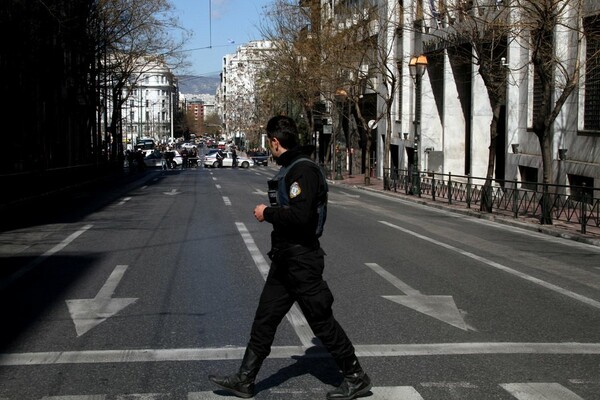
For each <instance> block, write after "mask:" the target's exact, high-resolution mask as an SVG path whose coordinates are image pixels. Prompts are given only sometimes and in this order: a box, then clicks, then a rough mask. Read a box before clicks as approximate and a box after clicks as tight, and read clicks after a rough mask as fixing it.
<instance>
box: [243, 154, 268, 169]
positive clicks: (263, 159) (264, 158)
mask: <svg viewBox="0 0 600 400" xmlns="http://www.w3.org/2000/svg"><path fill="white" fill-rule="evenodd" d="M247 154H248V157H250V158H251V159H252V161H254V165H265V166H266V165H269V154H267V153H266V152H261V151H253V152H248V153H247Z"/></svg>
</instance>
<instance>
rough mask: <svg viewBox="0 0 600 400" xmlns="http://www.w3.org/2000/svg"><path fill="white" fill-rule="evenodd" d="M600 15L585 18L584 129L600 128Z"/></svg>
mask: <svg viewBox="0 0 600 400" xmlns="http://www.w3.org/2000/svg"><path fill="white" fill-rule="evenodd" d="M599 19H600V18H599V16H598V15H596V16H593V17H588V18H585V19H584V20H583V29H584V32H585V38H586V51H585V52H586V54H585V58H586V68H585V98H584V111H583V129H585V130H600V70H599V69H600V55H599V52H600V20H599Z"/></svg>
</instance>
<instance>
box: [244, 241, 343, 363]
mask: <svg viewBox="0 0 600 400" xmlns="http://www.w3.org/2000/svg"><path fill="white" fill-rule="evenodd" d="M324 256H325V252H324V251H323V250H322V249H321V248H317V249H314V250H309V251H308V252H306V253H303V254H301V255H297V256H291V257H287V256H280V257H278V256H277V255H274V256H273V257H272V261H273V262H272V264H271V269H270V270H269V275H268V276H267V280H266V283H265V286H264V288H263V291H262V294H261V296H260V301H259V303H258V308H257V310H256V315H255V317H254V323H253V324H252V331H251V334H250V342H249V343H248V347H249V348H250V349H251V350H252V351H254V353H255V354H256V355H258V356H259V357H262V358H266V357H267V356H268V355H269V353H270V352H271V345H272V344H273V340H274V338H275V333H276V331H277V327H278V326H279V323H280V322H281V320H282V319H283V317H285V315H286V314H287V312H288V311H289V310H290V308H291V307H292V305H293V304H294V302H298V305H299V306H300V309H301V310H302V312H303V314H304V316H305V318H306V320H307V321H308V324H309V326H310V327H311V329H312V331H313V333H314V334H315V336H316V337H317V338H319V340H320V341H321V343H323V345H324V346H325V348H326V349H327V351H329V353H330V354H331V355H332V356H333V358H334V359H336V360H342V359H345V358H347V357H351V356H353V355H354V346H353V345H352V342H351V341H350V339H349V338H348V336H347V335H346V333H345V332H344V330H343V329H342V327H341V326H340V324H339V323H338V322H337V321H336V319H335V318H334V316H333V312H332V309H331V306H332V304H333V295H332V294H331V291H330V290H329V287H328V286H327V283H326V282H325V281H324V280H323V268H324V266H325V261H324Z"/></svg>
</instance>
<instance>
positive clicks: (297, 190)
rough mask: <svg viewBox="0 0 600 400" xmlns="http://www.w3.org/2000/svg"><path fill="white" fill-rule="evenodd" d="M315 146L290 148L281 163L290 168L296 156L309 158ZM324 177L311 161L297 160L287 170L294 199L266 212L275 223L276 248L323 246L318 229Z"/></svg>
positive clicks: (272, 237)
mask: <svg viewBox="0 0 600 400" xmlns="http://www.w3.org/2000/svg"><path fill="white" fill-rule="evenodd" d="M311 147H312V146H307V147H306V148H301V147H298V148H295V149H290V150H287V151H286V152H285V153H283V154H282V155H281V156H280V157H279V158H278V159H277V163H278V164H280V165H281V166H283V167H286V166H288V165H290V164H291V163H292V162H293V161H294V160H295V159H296V158H299V157H307V155H306V153H307V152H308V151H309V150H311ZM312 149H314V147H312ZM309 154H310V153H309ZM322 179H323V178H322V175H321V171H320V170H319V169H318V167H317V166H316V165H315V164H314V163H311V162H300V163H297V164H296V165H294V166H293V167H292V169H291V170H290V171H288V172H287V174H286V177H285V188H286V191H287V193H288V196H289V198H290V202H289V205H288V206H285V207H267V208H266V209H265V211H264V217H265V221H267V222H270V223H271V224H273V232H271V246H272V247H273V248H276V249H285V248H288V247H290V246H292V245H297V244H299V245H302V246H307V247H314V246H318V245H319V242H318V239H317V237H316V234H315V232H316V229H317V224H318V213H317V208H318V194H319V186H320V185H322V184H323V183H322V182H321V180H322Z"/></svg>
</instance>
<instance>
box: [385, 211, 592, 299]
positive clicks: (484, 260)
mask: <svg viewBox="0 0 600 400" xmlns="http://www.w3.org/2000/svg"><path fill="white" fill-rule="evenodd" d="M379 222H380V223H382V224H384V225H387V226H389V227H391V228H394V229H397V230H399V231H402V232H404V233H406V234H409V235H412V236H415V237H417V238H419V239H423V240H425V241H427V242H430V243H433V244H435V245H438V246H440V247H444V248H446V249H448V250H451V251H454V252H456V253H459V254H462V255H463V256H466V257H469V258H472V259H474V260H477V261H479V262H481V263H484V264H487V265H489V266H490V267H493V268H496V269H499V270H501V271H504V272H507V273H509V274H512V275H515V276H518V277H519V278H521V279H524V280H526V281H529V282H532V283H535V284H536V285H539V286H542V287H544V288H546V289H550V290H552V291H554V292H557V293H560V294H562V295H564V296H567V297H570V298H572V299H575V300H577V301H580V302H582V303H584V304H587V305H589V306H592V307H594V308H598V309H600V301H596V300H594V299H590V298H588V297H585V296H582V295H580V294H578V293H575V292H572V291H570V290H567V289H564V288H561V287H560V286H556V285H554V284H552V283H549V282H546V281H543V280H541V279H538V278H535V277H533V276H530V275H527V274H525V273H523V272H520V271H517V270H515V269H512V268H509V267H507V266H506V265H502V264H500V263H497V262H495V261H492V260H488V259H487V258H484V257H481V256H478V255H477V254H473V253H471V252H468V251H466V250H462V249H459V248H458V247H454V246H452V245H449V244H447V243H443V242H439V241H437V240H435V239H432V238H429V237H427V236H424V235H420V234H418V233H416V232H413V231H411V230H408V229H405V228H402V227H400V226H398V225H394V224H391V223H389V222H386V221H379Z"/></svg>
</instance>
